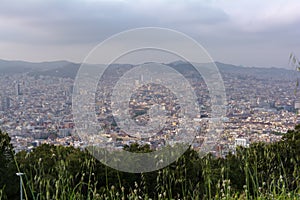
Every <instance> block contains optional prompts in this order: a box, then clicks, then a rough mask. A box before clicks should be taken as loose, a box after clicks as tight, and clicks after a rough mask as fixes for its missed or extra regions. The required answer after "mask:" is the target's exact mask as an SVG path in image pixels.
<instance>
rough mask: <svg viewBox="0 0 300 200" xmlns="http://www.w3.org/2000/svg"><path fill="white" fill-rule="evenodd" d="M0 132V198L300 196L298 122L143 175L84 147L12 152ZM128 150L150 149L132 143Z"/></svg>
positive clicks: (43, 147) (185, 157)
mask: <svg viewBox="0 0 300 200" xmlns="http://www.w3.org/2000/svg"><path fill="white" fill-rule="evenodd" d="M9 142H10V138H9V136H8V135H7V134H6V133H2V132H1V133H0V163H1V165H0V199H19V179H18V177H17V176H16V175H15V173H16V172H17V171H21V172H24V173H25V174H26V175H25V176H24V185H23V189H24V193H25V194H24V196H25V198H26V199H36V200H37V199H300V196H299V194H300V167H299V166H300V126H296V127H295V129H294V130H291V131H289V132H288V133H287V134H285V135H284V137H283V138H282V140H281V141H279V142H276V143H272V144H265V143H255V144H252V145H251V146H250V148H238V150H237V153H236V154H235V155H233V154H230V155H228V156H227V157H226V158H216V157H213V156H212V155H207V156H206V157H203V158H200V157H199V156H198V154H197V152H195V151H193V150H191V149H190V150H188V151H187V152H186V153H185V154H184V155H183V156H181V157H180V158H179V159H178V160H177V161H176V162H175V163H172V164H171V165H169V166H168V167H166V168H164V169H161V170H158V171H155V172H151V173H143V174H130V173H123V172H119V171H116V170H114V169H111V168H108V167H106V166H105V165H103V164H102V163H100V162H99V161H97V160H96V159H95V158H93V157H92V156H91V155H89V153H88V152H86V151H80V150H79V149H75V148H73V147H63V146H51V145H41V146H39V147H37V148H35V149H34V150H33V151H32V152H31V153H26V152H20V153H18V154H16V155H15V154H14V152H13V150H12V146H11V145H10V143H9ZM126 150H128V151H134V152H147V151H150V148H149V147H148V146H138V145H137V144H134V145H132V146H130V147H126Z"/></svg>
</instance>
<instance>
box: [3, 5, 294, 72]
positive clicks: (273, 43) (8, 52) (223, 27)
mask: <svg viewBox="0 0 300 200" xmlns="http://www.w3.org/2000/svg"><path fill="white" fill-rule="evenodd" d="M299 10H300V1H298V0H272V1H271V0H268V1H259V0H252V1H246V0H240V1H235V0H201V1H196V0H194V1H193V0H188V1H179V0H173V1H171V0H165V1H163V0H160V1H159V0H153V1H148V0H132V1H130V0H123V1H122V0H114V1H103V0H72V1H71V0H66V1H59V0H44V1H37V0H24V1H17V0H10V1H9V0H3V1H2V2H1V7H0V30H1V31H0V52H1V53H0V57H1V58H3V59H24V60H32V61H41V60H57V59H67V60H73V61H77V62H80V61H81V60H82V59H83V58H84V57H85V55H86V54H87V53H88V52H89V50H90V49H91V48H93V47H94V46H95V45H97V44H98V43H99V42H101V41H102V40H104V39H106V38H107V37H109V36H111V35H113V34H116V33H118V32H120V31H124V30H127V29H131V28H137V27H144V26H159V27H166V28H172V29H175V30H178V31H181V32H184V33H185V34H187V35H189V36H191V37H193V38H194V39H196V40H197V41H198V42H199V43H201V44H202V45H203V46H204V47H205V48H206V49H207V50H208V51H209V53H210V54H211V55H212V57H213V58H214V59H215V60H220V61H223V62H231V63H234V64H243V65H250V66H251V65H260V66H283V67H284V65H286V64H287V59H288V54H289V53H290V52H292V51H293V52H295V53H296V54H297V52H299V54H300V40H299V39H298V36H299V34H300V12H299Z"/></svg>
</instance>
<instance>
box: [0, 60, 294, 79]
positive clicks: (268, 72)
mask: <svg viewBox="0 0 300 200" xmlns="http://www.w3.org/2000/svg"><path fill="white" fill-rule="evenodd" d="M215 64H216V66H217V67H218V68H219V70H220V72H221V74H222V73H230V74H232V75H247V76H255V77H256V78H261V79H265V78H271V79H276V80H277V79H278V80H280V79H289V78H291V77H293V78H294V77H295V72H294V71H293V70H288V69H283V68H260V67H242V66H236V65H231V64H225V63H221V62H215ZM167 65H169V66H170V67H173V68H174V69H176V70H178V71H179V72H183V71H185V70H193V67H192V66H191V65H190V64H189V63H186V62H183V61H175V62H172V63H169V64H167ZM123 66H124V67H125V68H127V69H129V68H128V65H125V64H124V65H122V64H116V65H114V67H113V68H112V69H116V68H121V67H123ZM79 67H80V64H78V63H72V62H68V61H52V62H40V63H31V62H25V61H7V60H0V74H7V75H10V74H14V73H27V74H28V75H31V76H40V75H44V76H55V77H69V78H75V76H76V74H77V71H78V69H79Z"/></svg>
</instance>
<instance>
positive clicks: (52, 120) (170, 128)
mask: <svg viewBox="0 0 300 200" xmlns="http://www.w3.org/2000/svg"><path fill="white" fill-rule="evenodd" d="M217 64H219V65H218V66H219V68H220V72H221V75H222V77H223V81H224V85H225V89H226V95H227V103H226V112H227V113H226V116H224V119H223V121H224V126H223V130H222V133H221V136H220V137H221V139H220V140H218V142H217V143H216V144H215V147H214V150H213V152H212V153H214V154H215V155H217V156H225V155H227V154H228V152H229V151H232V152H234V150H235V147H236V146H237V145H241V146H248V145H249V144H250V143H253V142H259V141H262V142H274V141H278V140H280V138H281V136H282V135H283V134H285V133H286V132H287V131H288V130H289V129H292V128H293V127H294V126H295V124H296V120H297V114H296V113H297V112H296V108H297V102H296V103H295V99H296V97H295V96H296V93H295V91H294V89H295V77H294V76H293V71H291V70H284V72H285V73H286V74H285V75H282V74H281V73H280V75H278V74H275V75H274V73H273V74H270V75H269V76H267V77H261V76H266V74H265V73H264V70H266V69H261V70H257V68H254V69H253V71H255V70H257V72H255V73H252V74H251V73H249V72H247V70H249V69H251V68H249V69H247V68H244V67H237V66H235V67H234V68H233V69H231V68H230V67H229V68H228V67H227V68H226V66H225V67H222V63H217ZM223 65H224V64H223ZM75 68H76V67H75V66H74V69H75ZM58 70H59V68H58ZM268 70H269V72H271V71H272V70H275V71H276V69H268ZM246 72H247V73H246ZM187 73H188V72H187ZM57 74H58V75H57V76H55V75H53V74H51V73H50V74H47V73H46V74H42V73H41V74H34V73H28V72H26V73H14V74H13V75H7V74H5V73H3V74H2V75H1V79H0V81H1V83H0V87H1V88H0V89H1V107H0V109H1V112H0V124H1V129H2V130H5V131H6V132H8V133H9V135H10V136H11V138H12V143H13V145H14V148H15V151H16V152H19V151H21V150H26V151H31V149H32V148H33V147H36V146H39V145H41V144H43V143H49V144H54V145H64V146H69V145H71V146H74V147H78V148H84V147H86V145H88V144H87V142H86V141H83V140H81V138H80V137H79V136H78V135H77V134H76V131H75V129H74V126H75V124H74V121H73V116H72V93H73V84H74V77H72V76H61V74H60V72H59V71H58V73H57ZM187 77H188V75H187ZM141 78H142V77H141ZM114 81H115V80H113V78H111V80H110V78H109V77H108V78H107V79H106V82H107V83H108V84H107V85H106V84H103V85H102V89H103V88H104V90H101V88H100V90H98V93H97V99H96V104H95V105H97V112H96V113H97V119H98V121H99V124H100V125H101V127H102V128H103V131H101V136H103V137H106V138H110V139H109V140H108V141H109V143H110V144H111V145H112V146H114V147H117V148H122V147H124V145H130V144H132V143H135V142H138V143H140V144H149V145H150V146H151V148H152V149H157V148H160V147H161V146H164V145H166V144H167V141H168V140H170V139H172V138H174V136H175V135H176V134H177V132H178V131H177V130H176V127H177V125H178V123H179V121H178V119H177V117H176V112H177V111H178V106H177V105H178V104H177V103H176V98H174V97H171V98H170V95H168V91H166V90H164V89H161V88H160V89H159V88H157V86H153V85H152V86H151V85H150V86H147V87H146V86H142V85H138V84H139V80H136V82H135V84H136V85H137V87H139V91H138V93H137V94H136V95H135V96H133V97H132V98H131V102H130V106H131V112H132V113H131V114H132V116H133V119H134V120H135V122H136V123H139V124H143V123H146V122H147V120H148V118H149V116H148V115H147V111H148V109H149V107H151V105H153V104H155V103H159V104H160V105H162V106H163V110H165V111H169V112H170V114H169V120H168V122H167V123H166V124H167V125H166V126H165V128H164V129H162V130H161V131H160V132H159V133H157V135H156V136H154V137H151V138H148V139H142V140H141V138H138V137H132V136H131V135H130V133H126V132H125V131H122V130H120V128H119V127H118V126H117V124H116V122H115V121H114V120H113V117H112V114H111V110H110V106H108V105H109V104H110V102H109V100H107V101H106V100H105V98H104V97H103V96H105V95H106V93H105V90H106V92H107V91H110V89H111V86H110V85H111V84H114ZM192 85H193V88H195V89H196V93H197V95H198V97H199V99H198V100H199V103H200V104H201V105H202V106H201V112H200V113H199V115H198V116H197V117H196V118H194V119H193V120H194V122H193V125H194V126H195V127H196V131H197V132H198V133H197V136H196V137H195V140H194V142H193V144H192V147H193V148H194V149H195V150H201V144H202V143H203V140H204V139H205V131H206V129H207V122H208V120H209V117H210V102H209V97H208V92H207V89H206V85H205V83H204V82H203V80H202V79H197V81H194V82H193V83H192ZM154 96H155V98H154ZM168 96H169V97H168ZM103 99H104V100H103ZM153 99H155V102H154V100H153ZM203 135H204V136H203ZM97 142H99V143H101V142H103V141H101V140H99V141H97Z"/></svg>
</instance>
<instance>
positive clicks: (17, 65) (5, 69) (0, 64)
mask: <svg viewBox="0 0 300 200" xmlns="http://www.w3.org/2000/svg"><path fill="white" fill-rule="evenodd" d="M69 64H70V62H68V61H52V62H40V63H32V62H25V61H7V60H1V59H0V74H7V75H10V74H15V73H28V72H42V71H48V70H53V69H55V68H63V67H65V66H68V65H69Z"/></svg>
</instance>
